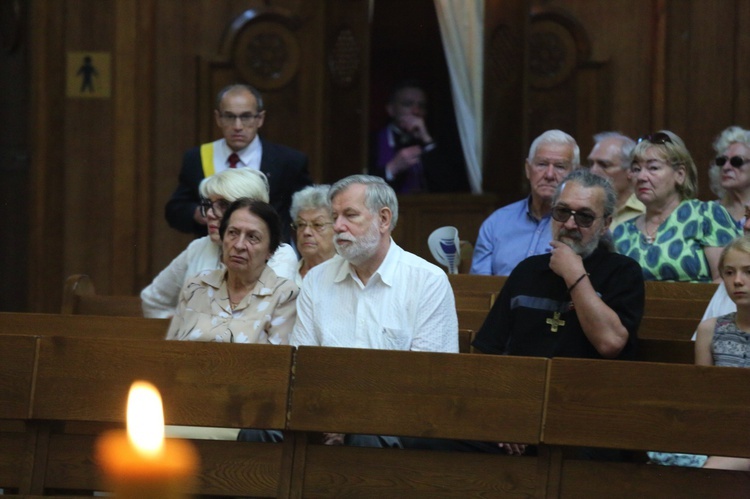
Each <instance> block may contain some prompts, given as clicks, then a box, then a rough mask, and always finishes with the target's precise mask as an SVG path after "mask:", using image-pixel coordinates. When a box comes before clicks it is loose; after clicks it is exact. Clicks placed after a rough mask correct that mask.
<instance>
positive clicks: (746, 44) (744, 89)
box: [732, 1, 750, 129]
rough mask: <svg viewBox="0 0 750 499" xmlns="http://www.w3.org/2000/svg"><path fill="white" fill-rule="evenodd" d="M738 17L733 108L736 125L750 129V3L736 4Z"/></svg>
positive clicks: (735, 23)
mask: <svg viewBox="0 0 750 499" xmlns="http://www.w3.org/2000/svg"><path fill="white" fill-rule="evenodd" d="M735 10H736V16H735V21H734V36H735V47H736V51H735V53H734V94H733V99H732V106H733V110H734V123H735V124H737V125H740V126H742V127H743V128H746V129H747V128H750V85H748V84H747V82H748V81H750V64H748V63H747V60H748V57H750V30H748V29H747V27H748V26H750V2H743V1H738V2H736V4H735Z"/></svg>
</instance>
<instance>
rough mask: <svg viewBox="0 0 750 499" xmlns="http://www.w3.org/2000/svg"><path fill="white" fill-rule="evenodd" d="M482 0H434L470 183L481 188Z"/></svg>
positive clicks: (476, 192) (476, 188) (473, 187)
mask: <svg viewBox="0 0 750 499" xmlns="http://www.w3.org/2000/svg"><path fill="white" fill-rule="evenodd" d="M484 1H485V0H460V1H456V0H435V10H436V11H437V16H438V23H439V24H440V34H441V35H442V38H443V47H444V48H445V55H446V59H447V61H448V71H449V73H450V78H451V90H452V93H453V107H454V108H455V110H456V119H457V120H458V133H459V136H460V137H461V144H462V145H463V149H464V156H465V157H466V170H467V175H468V177H469V185H470V186H471V191H472V192H473V193H474V194H481V192H482V74H483V56H484V54H483V43H484V42H483V32H484V29H483V28H484V24H483V20H484Z"/></svg>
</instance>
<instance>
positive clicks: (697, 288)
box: [645, 281, 718, 305]
mask: <svg viewBox="0 0 750 499" xmlns="http://www.w3.org/2000/svg"><path fill="white" fill-rule="evenodd" d="M645 286H646V298H678V299H683V300H684V299H693V300H705V302H706V304H707V305H708V302H709V301H710V300H711V297H712V296H713V295H714V293H715V292H716V288H717V287H718V284H715V283H708V282H669V281H646V283H645Z"/></svg>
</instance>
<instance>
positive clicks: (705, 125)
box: [670, 0, 747, 199]
mask: <svg viewBox="0 0 750 499" xmlns="http://www.w3.org/2000/svg"><path fill="white" fill-rule="evenodd" d="M727 4H730V5H729V6H730V7H731V8H727V7H728V5H727ZM731 4H732V2H726V3H724V2H712V1H709V0H695V1H693V2H692V3H691V8H690V11H691V17H690V24H689V28H688V33H689V38H690V46H689V47H690V53H689V58H688V59H686V60H685V61H682V63H683V64H684V65H686V66H688V68H689V73H688V80H687V81H685V82H682V81H674V80H673V81H671V82H670V88H672V87H676V86H679V85H685V84H686V85H687V86H688V87H689V93H688V99H689V100H688V116H687V118H688V121H687V122H686V123H685V128H684V129H682V130H675V131H676V132H677V133H678V134H680V136H681V137H682V138H683V140H684V141H685V144H686V145H687V148H688V150H689V151H690V153H691V155H692V157H693V160H694V161H695V164H696V166H697V167H698V176H699V182H698V186H699V193H698V195H699V197H700V198H702V199H715V198H716V195H715V194H714V193H712V192H711V190H710V188H709V181H708V168H709V165H710V164H711V161H712V160H713V158H714V152H713V150H712V148H711V144H712V142H713V140H714V138H715V137H716V135H717V134H718V133H719V132H720V131H721V130H723V129H724V128H726V127H727V126H729V125H732V124H734V123H733V121H732V119H733V117H732V115H733V112H734V107H733V103H732V95H734V93H735V91H734V80H733V78H730V77H723V76H722V75H723V74H725V73H726V74H731V72H732V68H733V67H734V61H735V56H734V53H735V50H736V45H735V41H736V40H735V37H734V36H733V32H732V29H731V26H732V25H733V23H734V19H735V10H734V5H731ZM707 19H709V20H710V22H706V20H707ZM672 28H673V29H672V30H670V36H679V33H680V32H682V31H683V29H684V27H681V26H678V25H673V26H672ZM680 28H683V29H680ZM682 36H684V35H682ZM745 85H747V82H746V83H745ZM680 132H682V133H680Z"/></svg>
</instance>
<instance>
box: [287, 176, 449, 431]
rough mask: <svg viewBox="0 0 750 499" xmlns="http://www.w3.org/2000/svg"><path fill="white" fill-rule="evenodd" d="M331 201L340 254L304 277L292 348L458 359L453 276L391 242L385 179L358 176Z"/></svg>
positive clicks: (392, 207)
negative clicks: (409, 353)
mask: <svg viewBox="0 0 750 499" xmlns="http://www.w3.org/2000/svg"><path fill="white" fill-rule="evenodd" d="M329 197H330V198H331V206H332V211H333V222H334V224H333V230H334V232H335V235H334V244H335V246H336V251H337V253H338V255H336V256H334V257H333V258H332V259H330V260H328V261H326V262H324V263H322V264H320V265H318V266H316V267H314V268H312V269H311V270H310V272H308V274H307V276H305V280H304V282H303V285H302V291H301V292H300V295H299V297H298V298H297V323H296V325H295V327H294V330H293V332H292V334H291V336H290V339H289V341H290V343H291V344H292V345H294V346H300V345H313V346H327V347H350V348H376V349H383V350H414V351H432V352H450V353H458V319H457V318H456V306H455V301H454V298H453V290H452V289H451V286H450V283H449V282H448V277H447V275H446V274H445V272H444V271H443V270H442V269H440V268H439V267H437V266H436V265H433V264H431V263H429V262H427V261H426V260H424V259H422V258H420V257H418V256H416V255H414V254H412V253H409V252H407V251H404V250H403V249H401V248H400V247H399V246H398V245H397V244H396V243H395V242H394V241H393V239H392V238H391V232H392V231H393V229H394V227H395V226H396V222H397V221H398V200H397V198H396V193H395V192H394V191H393V188H391V187H390V186H389V185H388V184H387V183H386V182H385V180H383V179H382V178H380V177H374V176H369V175H352V176H350V177H347V178H344V179H342V180H340V181H338V182H337V183H335V184H334V185H333V186H332V187H331V190H330V193H329ZM339 437H340V436H339ZM350 437H352V438H350ZM354 437H356V439H354ZM360 437H367V438H365V439H364V441H363V440H362V439H361V438H360ZM332 438H333V437H332ZM329 440H330V439H329ZM334 440H335V439H334ZM346 443H347V444H352V445H366V446H382V445H398V443H397V439H394V437H377V436H371V437H370V436H365V435H356V436H355V435H348V436H347V438H346Z"/></svg>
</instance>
